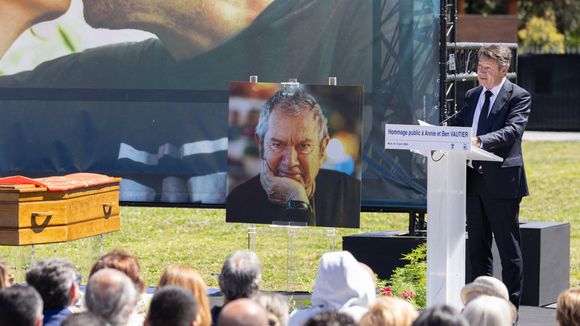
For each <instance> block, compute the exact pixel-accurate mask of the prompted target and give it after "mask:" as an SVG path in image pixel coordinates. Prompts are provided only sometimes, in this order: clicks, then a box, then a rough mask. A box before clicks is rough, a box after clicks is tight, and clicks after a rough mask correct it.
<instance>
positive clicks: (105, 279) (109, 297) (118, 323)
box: [85, 268, 138, 326]
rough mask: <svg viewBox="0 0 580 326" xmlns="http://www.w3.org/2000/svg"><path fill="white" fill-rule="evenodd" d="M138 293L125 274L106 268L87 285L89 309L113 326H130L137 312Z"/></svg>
mask: <svg viewBox="0 0 580 326" xmlns="http://www.w3.org/2000/svg"><path fill="white" fill-rule="evenodd" d="M137 298H138V292H137V290H136V288H135V285H134V284H133V282H132V281H131V279H130V278H129V277H128V276H127V275H126V274H124V273H122V272H120V271H118V270H116V269H112V268H105V269H101V270H99V271H98V272H96V273H94V274H93V275H92V276H91V278H90V279H89V282H88V284H87V289H86V293H85V303H86V306H87V309H88V310H89V311H90V312H92V313H94V314H95V315H98V316H100V317H102V318H103V319H105V320H106V321H107V322H108V323H109V324H111V325H112V326H125V325H128V322H129V317H130V316H131V314H132V313H133V312H134V310H135V306H136V304H137Z"/></svg>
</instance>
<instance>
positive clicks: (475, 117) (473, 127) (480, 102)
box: [471, 77, 505, 136]
mask: <svg viewBox="0 0 580 326" xmlns="http://www.w3.org/2000/svg"><path fill="white" fill-rule="evenodd" d="M503 83H505V77H504V78H502V80H501V82H500V83H499V84H498V85H496V86H495V87H494V88H492V89H489V91H491V92H492V93H493V95H491V97H490V98H489V111H488V112H487V114H488V116H489V113H491V109H492V108H493V103H494V102H495V99H496V98H497V94H499V90H500V89H501V88H502V86H503ZM486 91H488V89H485V87H484V88H483V90H482V91H481V93H480V94H479V100H478V101H477V105H476V106H475V112H473V124H472V125H471V134H472V135H473V136H475V135H477V125H478V124H479V115H480V114H481V109H482V108H483V103H484V102H485V92H486Z"/></svg>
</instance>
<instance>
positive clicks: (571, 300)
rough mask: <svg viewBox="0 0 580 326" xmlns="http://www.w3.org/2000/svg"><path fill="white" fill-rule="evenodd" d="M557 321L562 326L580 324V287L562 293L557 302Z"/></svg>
mask: <svg viewBox="0 0 580 326" xmlns="http://www.w3.org/2000/svg"><path fill="white" fill-rule="evenodd" d="M556 321H558V325H560V326H575V325H580V287H574V288H570V289H568V290H566V291H563V292H562V293H560V296H558V303H557V304H556Z"/></svg>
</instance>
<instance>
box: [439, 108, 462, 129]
mask: <svg viewBox="0 0 580 326" xmlns="http://www.w3.org/2000/svg"><path fill="white" fill-rule="evenodd" d="M461 111H463V109H461V110H459V111H457V112H455V113H453V114H452V115H450V116H448V117H447V118H446V119H445V120H443V121H441V122H439V125H440V126H447V121H449V120H450V119H452V118H454V117H455V116H456V115H457V114H459V112H461Z"/></svg>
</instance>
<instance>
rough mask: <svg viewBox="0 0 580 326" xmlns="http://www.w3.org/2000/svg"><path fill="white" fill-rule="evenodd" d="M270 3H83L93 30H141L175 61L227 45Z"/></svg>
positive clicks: (202, 0) (86, 0)
mask: <svg viewBox="0 0 580 326" xmlns="http://www.w3.org/2000/svg"><path fill="white" fill-rule="evenodd" d="M271 2H272V0H254V1H234V2H232V1H230V0H195V1H192V0H185V1H183V0H180V1H178V0H148V1H143V0H127V1H110V0H84V1H83V3H84V16H85V19H86V21H87V23H89V25H91V26H92V27H94V28H110V29H124V28H131V29H140V30H145V31H149V32H151V33H154V34H156V35H157V36H158V37H159V38H160V39H161V40H162V41H163V43H165V44H167V46H168V49H169V50H170V52H171V53H172V54H173V56H174V57H175V58H176V59H181V58H189V57H193V56H195V55H197V54H200V53H202V52H205V51H208V50H210V49H212V48H214V47H216V46H218V45H220V44H222V43H223V42H225V41H227V40H228V39H230V38H231V37H233V36H234V35H236V34H237V33H239V32H240V31H242V30H243V29H245V28H246V27H248V26H249V25H250V24H251V23H252V22H253V21H254V19H255V18H256V17H257V16H258V15H259V14H260V13H261V12H262V11H263V10H264V9H265V8H266V7H267V6H268V5H269V4H270V3H271Z"/></svg>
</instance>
